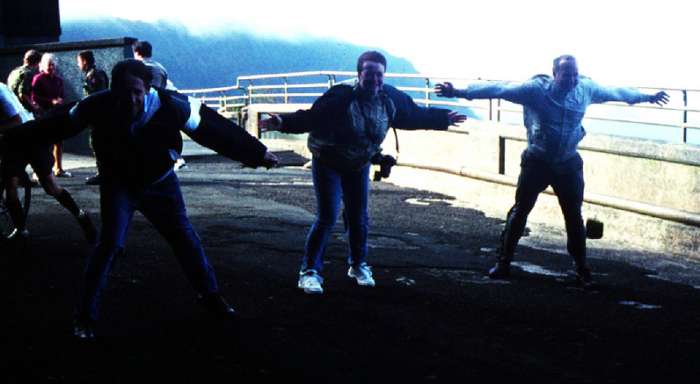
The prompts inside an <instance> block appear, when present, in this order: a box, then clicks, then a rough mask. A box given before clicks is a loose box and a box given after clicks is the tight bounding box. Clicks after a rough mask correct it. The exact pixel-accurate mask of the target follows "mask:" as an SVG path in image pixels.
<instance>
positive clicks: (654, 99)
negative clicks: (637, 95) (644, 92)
mask: <svg viewBox="0 0 700 384" xmlns="http://www.w3.org/2000/svg"><path fill="white" fill-rule="evenodd" d="M669 100H670V97H669V96H668V93H666V92H664V91H661V92H658V93H656V94H655V95H652V96H651V98H649V102H650V103H654V104H656V105H664V104H666V103H668V101H669Z"/></svg>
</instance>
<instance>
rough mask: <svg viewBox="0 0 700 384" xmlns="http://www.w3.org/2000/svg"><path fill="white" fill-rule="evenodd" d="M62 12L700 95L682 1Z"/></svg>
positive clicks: (112, 7) (214, 1)
mask: <svg viewBox="0 0 700 384" xmlns="http://www.w3.org/2000/svg"><path fill="white" fill-rule="evenodd" d="M342 4H348V5H342ZM59 6H60V12H61V17H62V19H63V20H80V19H91V18H98V17H118V18H125V19H129V20H141V21H148V22H153V21H159V20H161V21H169V22H179V23H182V24H183V25H184V26H186V27H187V29H188V31H189V32H191V33H193V34H199V35H206V34H222V33H226V32H227V31H245V32H250V33H254V34H256V35H259V36H263V37H272V38H281V39H286V40H289V41H303V39H305V38H321V39H323V38H331V39H336V40H340V41H344V42H349V43H352V44H357V45H364V46H375V47H379V48H381V49H383V50H385V51H387V52H389V53H391V54H393V55H396V56H399V57H404V58H406V59H408V60H409V61H411V63H413V65H414V66H415V67H416V69H417V70H418V71H419V72H421V73H426V74H430V75H444V76H450V77H467V78H469V77H482V78H497V79H516V80H517V79H525V78H528V77H530V76H532V75H534V74H536V73H549V72H550V71H551V60H552V58H554V57H555V56H557V55H559V54H563V53H569V54H573V55H575V56H577V58H578V60H579V67H580V70H581V73H582V74H586V75H588V76H590V77H592V78H594V79H596V80H598V81H599V82H602V83H610V84H616V85H617V84H619V85H628V84H629V85H638V86H661V87H673V88H699V89H700V78H699V77H698V76H696V75H695V72H696V71H697V70H698V68H700V59H699V56H700V55H698V54H696V53H695V52H694V50H693V49H691V47H689V46H687V44H685V41H688V38H689V37H695V36H698V33H697V32H698V31H699V28H698V27H696V26H695V24H694V23H693V20H692V19H691V17H692V16H691V15H690V13H691V12H688V8H687V6H684V4H683V3H682V2H681V1H678V0H668V1H666V2H665V3H664V4H663V5H660V4H659V3H657V2H652V1H629V0H621V1H614V2H611V1H597V0H596V1H588V2H585V3H581V6H580V7H576V6H572V5H571V4H569V5H565V4H563V3H561V2H556V1H545V0H534V1H528V2H517V1H513V0H493V1H491V2H488V3H485V4H482V3H469V2H463V1H461V2H460V1H451V0H433V1H431V2H430V8H426V7H425V6H423V5H413V4H410V5H402V6H401V7H395V6H393V5H392V4H384V3H380V2H376V1H368V0H356V1H353V2H351V3H341V2H338V1H332V0H325V1H319V0H297V1H295V2H293V3H288V2H278V1H271V0H256V1H254V2H245V3H239V4H235V5H234V4H233V3H232V2H230V1H225V0H199V1H197V2H196V4H192V3H187V4H175V5H172V3H171V2H165V1H149V2H143V1H138V0H121V1H119V2H116V3H115V2H112V1H107V0H91V1H87V0H61V1H60V2H59ZM156 15H157V16H156Z"/></svg>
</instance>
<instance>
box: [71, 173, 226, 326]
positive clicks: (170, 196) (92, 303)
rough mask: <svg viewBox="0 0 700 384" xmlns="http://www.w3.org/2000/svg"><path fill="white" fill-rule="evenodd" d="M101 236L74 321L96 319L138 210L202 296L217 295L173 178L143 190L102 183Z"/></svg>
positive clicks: (88, 265) (90, 263) (170, 177)
mask: <svg viewBox="0 0 700 384" xmlns="http://www.w3.org/2000/svg"><path fill="white" fill-rule="evenodd" d="M100 210H101V216H102V217H101V219H102V230H101V232H100V239H99V242H98V244H97V247H96V248H95V251H94V252H93V254H92V255H91V257H90V258H89V259H88V261H87V266H86V268H85V286H84V291H83V296H82V300H81V302H80V307H79V308H78V315H79V316H82V317H87V318H90V319H93V320H95V319H97V314H98V302H99V299H100V295H101V293H102V291H103V289H104V287H105V286H106V284H107V277H108V276H109V270H110V268H111V266H112V262H113V260H114V257H115V256H116V255H118V254H120V253H121V252H123V250H124V244H125V242H126V235H127V230H128V229H129V223H130V222H131V219H132V217H133V215H134V211H136V210H139V211H141V213H142V214H143V215H144V216H145V217H146V218H147V219H148V220H149V221H150V222H151V223H152V224H153V226H154V227H155V228H156V230H157V231H158V232H159V233H160V234H161V235H162V236H163V237H165V239H166V240H167V241H168V243H169V244H170V246H171V247H172V248H173V253H174V254H175V257H176V258H177V260H178V261H179V262H180V265H181V266H182V268H183V270H184V272H185V275H186V276H187V278H188V279H189V281H190V283H191V284H192V285H193V286H194V288H195V289H196V290H197V291H198V292H199V293H201V294H207V293H215V292H217V291H218V287H217V283H216V276H215V275H214V270H213V268H212V267H211V265H209V262H208V261H207V258H206V256H205V255H204V249H203V248H202V244H201V241H200V239H199V236H198V235H197V232H195V230H194V228H192V225H191V224H190V221H189V219H188V218H187V212H186V210H185V202H184V200H183V198H182V192H181V191H180V182H179V181H178V179H177V176H176V175H175V173H174V172H172V173H171V174H170V175H168V176H166V177H165V178H164V179H163V180H161V181H159V182H157V183H155V184H153V185H149V186H146V187H137V188H135V187H128V186H125V185H123V184H119V183H114V182H111V181H110V180H105V182H103V183H102V184H101V185H100Z"/></svg>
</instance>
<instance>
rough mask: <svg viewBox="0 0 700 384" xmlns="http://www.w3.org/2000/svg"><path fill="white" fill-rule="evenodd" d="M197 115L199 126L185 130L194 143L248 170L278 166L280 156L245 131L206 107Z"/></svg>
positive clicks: (201, 108)
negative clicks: (244, 166)
mask: <svg viewBox="0 0 700 384" xmlns="http://www.w3.org/2000/svg"><path fill="white" fill-rule="evenodd" d="M194 113H198V114H199V121H198V124H197V125H196V127H195V128H194V129H191V130H186V132H187V134H188V135H189V136H190V137H191V138H192V140H194V141H196V142H197V143H199V144H201V145H203V146H205V147H207V148H211V149H213V150H214V151H216V152H217V153H219V154H221V155H223V156H226V157H228V158H229V159H232V160H235V161H240V162H241V163H243V164H245V165H247V166H251V167H257V166H264V167H266V168H270V167H274V166H275V165H277V163H278V161H279V160H278V159H277V156H275V155H274V154H272V153H271V152H269V151H268V150H267V147H265V145H263V143H261V142H260V140H258V139H256V138H255V137H253V136H252V135H251V134H249V133H248V132H246V130H245V129H243V128H242V127H240V126H238V125H237V124H235V123H234V122H232V121H230V120H228V119H226V118H225V117H223V116H221V115H219V114H218V113H217V112H216V111H214V110H213V109H211V108H209V107H207V106H206V105H203V104H202V105H201V106H200V107H199V111H198V112H196V111H194Z"/></svg>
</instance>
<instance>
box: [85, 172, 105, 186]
mask: <svg viewBox="0 0 700 384" xmlns="http://www.w3.org/2000/svg"><path fill="white" fill-rule="evenodd" d="M100 183H102V175H100V174H99V173H96V174H94V175H93V176H90V177H88V178H86V179H85V184H87V185H100Z"/></svg>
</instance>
